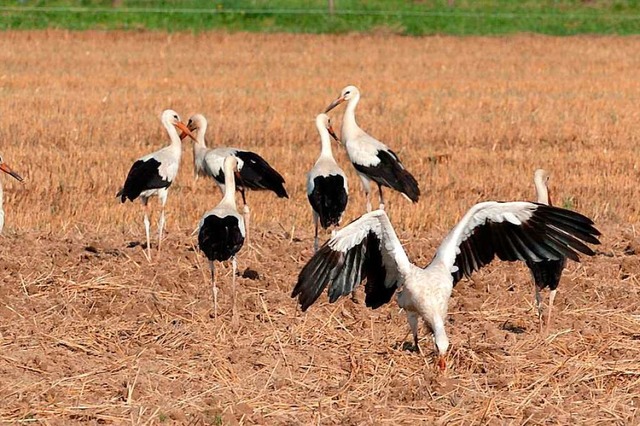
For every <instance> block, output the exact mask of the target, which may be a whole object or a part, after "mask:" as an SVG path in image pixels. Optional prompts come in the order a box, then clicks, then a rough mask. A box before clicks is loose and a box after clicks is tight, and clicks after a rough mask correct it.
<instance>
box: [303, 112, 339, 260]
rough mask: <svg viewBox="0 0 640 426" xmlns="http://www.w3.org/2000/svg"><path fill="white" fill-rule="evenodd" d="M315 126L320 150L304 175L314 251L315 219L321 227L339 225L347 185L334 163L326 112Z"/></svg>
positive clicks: (332, 132) (316, 223)
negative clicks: (318, 155)
mask: <svg viewBox="0 0 640 426" xmlns="http://www.w3.org/2000/svg"><path fill="white" fill-rule="evenodd" d="M316 127H317V128H318V132H319V133H320V141H321V143H322V150H321V151H320V157H318V160H317V161H316V163H315V164H314V165H313V168H311V170H310V171H309V173H308V174H307V198H308V199H309V203H310V204H311V208H312V210H313V223H314V225H315V228H316V233H315V239H314V242H313V250H314V251H318V222H319V223H320V225H321V226H322V228H324V229H328V228H329V227H330V226H332V225H339V224H340V219H341V218H342V214H343V213H344V210H345V209H346V208H347V201H348V193H349V187H348V186H347V176H346V175H345V173H344V171H343V170H342V169H341V168H340V166H338V163H336V160H335V159H334V158H333V152H332V151H331V139H330V135H332V136H333V138H334V139H336V140H337V138H336V135H335V133H334V131H333V127H331V121H330V120H329V116H328V115H327V114H319V115H318V116H317V117H316Z"/></svg>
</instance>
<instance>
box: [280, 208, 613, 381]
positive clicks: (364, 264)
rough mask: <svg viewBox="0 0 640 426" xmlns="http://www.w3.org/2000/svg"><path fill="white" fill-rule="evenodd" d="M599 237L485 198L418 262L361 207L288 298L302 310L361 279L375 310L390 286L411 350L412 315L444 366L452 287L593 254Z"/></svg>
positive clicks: (565, 215) (586, 228) (581, 223)
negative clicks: (489, 271) (508, 265)
mask: <svg viewBox="0 0 640 426" xmlns="http://www.w3.org/2000/svg"><path fill="white" fill-rule="evenodd" d="M597 235H600V232H598V230H597V229H595V228H594V227H593V222H592V221H591V219H589V218H587V217H585V216H583V215H581V214H579V213H576V212H573V211H570V210H565V209H561V208H557V207H551V206H545V205H542V204H537V203H530V202H506V203H503V202H496V201H488V202H483V203H479V204H476V205H475V206H473V207H472V208H471V209H470V210H469V211H468V212H467V213H466V214H465V215H464V217H463V218H462V220H460V222H459V223H458V224H457V225H456V226H455V227H454V228H453V229H452V230H451V231H450V232H449V234H448V235H447V236H446V237H445V239H444V240H443V241H442V243H441V244H440V247H439V248H438V250H437V251H436V254H435V256H434V258H433V260H432V261H431V263H430V264H429V265H427V266H426V267H425V268H424V269H422V268H419V267H418V266H416V265H414V264H413V263H411V262H410V261H409V258H408V257H407V255H406V253H405V251H404V249H403V248H402V244H400V241H399V240H398V237H397V236H396V233H395V231H394V229H393V226H392V225H391V223H390V222H389V218H388V217H387V215H386V214H385V212H384V211H383V210H376V211H373V212H370V213H366V214H364V215H363V216H361V217H360V218H359V219H357V220H356V221H354V222H352V223H351V224H349V225H347V226H346V227H344V228H343V229H341V230H340V231H338V232H337V233H336V234H335V236H334V237H333V238H331V239H330V240H329V241H328V242H327V243H326V244H325V245H324V246H323V247H322V248H321V249H320V250H319V251H318V252H317V253H316V254H315V255H314V256H313V257H312V258H311V260H309V262H308V263H307V264H306V265H305V266H304V268H303V269H302V271H301V272H300V274H299V276H298V282H297V284H296V286H295V288H294V289H293V293H292V295H291V296H292V297H296V296H297V297H298V302H299V303H300V305H301V307H302V310H303V311H305V310H306V309H307V308H309V306H311V305H312V304H313V303H314V302H315V301H316V300H317V298H318V297H319V296H320V294H321V293H322V291H323V290H324V289H325V288H326V287H328V288H329V290H328V294H329V302H331V303H332V302H335V301H336V300H337V299H338V298H339V297H340V296H343V295H346V294H349V293H351V292H352V291H353V289H354V288H355V287H356V286H357V285H358V284H359V283H360V282H361V281H362V280H364V279H365V278H366V280H367V283H366V285H365V294H366V297H365V303H366V305H367V306H369V307H371V308H374V309H375V308H378V307H380V306H382V305H383V304H385V303H387V302H389V300H390V299H391V297H392V295H393V293H394V292H396V290H397V291H398V296H397V301H398V305H399V306H400V307H401V308H403V309H404V310H405V311H406V312H407V320H408V322H409V326H410V327H411V331H412V333H413V341H414V344H415V347H416V349H418V319H419V318H422V319H423V321H424V322H425V324H426V325H427V326H428V327H429V328H430V329H431V331H432V332H433V335H434V340H435V345H436V351H437V354H438V363H437V364H438V366H439V367H440V369H444V368H446V362H445V355H446V352H447V348H448V347H449V339H448V337H447V334H446V332H445V319H446V315H447V305H448V301H449V297H450V296H451V291H452V289H453V286H454V285H455V284H456V283H457V282H458V281H459V280H460V279H461V278H462V276H463V275H466V276H468V275H470V274H471V273H473V272H474V271H476V270H478V269H480V268H481V267H483V266H484V265H487V264H488V263H490V262H491V261H492V260H493V258H494V257H495V256H496V255H497V256H498V258H500V259H501V260H508V261H514V260H524V261H528V260H532V261H534V260H535V261H540V260H544V259H546V260H557V259H560V258H561V257H563V256H566V257H569V258H571V259H573V260H575V261H579V258H578V253H579V252H580V253H584V254H587V255H593V254H594V252H593V251H592V250H591V249H590V248H589V247H588V246H587V245H586V244H585V242H587V243H591V244H598V243H599V241H598V239H597V238H596V237H595V236H597Z"/></svg>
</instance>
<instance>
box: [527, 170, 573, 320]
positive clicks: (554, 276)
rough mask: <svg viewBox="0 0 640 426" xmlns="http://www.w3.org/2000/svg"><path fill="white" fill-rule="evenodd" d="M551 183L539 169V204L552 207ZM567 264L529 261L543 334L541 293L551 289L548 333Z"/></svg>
mask: <svg viewBox="0 0 640 426" xmlns="http://www.w3.org/2000/svg"><path fill="white" fill-rule="evenodd" d="M548 182H549V173H548V172H547V171H546V170H542V169H538V170H536V171H535V173H534V175H533V183H534V185H535V187H536V195H537V197H538V203H540V204H545V205H549V206H551V205H552V204H551V198H550V197H549V190H548V188H547V183H548ZM566 264H567V258H566V257H564V256H563V257H561V258H559V259H554V260H539V261H535V260H531V261H530V260H527V266H528V267H529V270H531V276H532V278H533V283H534V287H535V299H536V306H537V308H538V323H539V331H540V332H542V296H541V295H540V291H542V290H544V289H545V288H546V287H549V307H548V309H549V312H547V331H548V330H549V327H550V326H551V310H552V308H553V300H554V299H555V297H556V292H557V288H558V284H559V283H560V278H561V277H562V270H563V269H564V267H565V265H566Z"/></svg>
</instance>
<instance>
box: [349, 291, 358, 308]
mask: <svg viewBox="0 0 640 426" xmlns="http://www.w3.org/2000/svg"><path fill="white" fill-rule="evenodd" d="M351 301H352V302H353V303H355V304H356V305H357V304H359V303H360V301H359V300H358V295H357V294H356V291H355V290H353V291H352V292H351Z"/></svg>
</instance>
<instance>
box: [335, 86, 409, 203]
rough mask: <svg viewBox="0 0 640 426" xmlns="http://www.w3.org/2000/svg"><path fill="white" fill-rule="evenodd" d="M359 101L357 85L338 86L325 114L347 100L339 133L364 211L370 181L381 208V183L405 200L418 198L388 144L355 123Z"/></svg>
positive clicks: (406, 174)
mask: <svg viewBox="0 0 640 426" xmlns="http://www.w3.org/2000/svg"><path fill="white" fill-rule="evenodd" d="M359 100H360V91H359V90H358V88H357V87H355V86H347V87H345V88H344V89H342V92H341V93H340V96H339V97H338V98H337V99H336V100H335V101H333V102H332V103H331V104H330V105H329V106H328V107H327V109H326V110H325V113H327V112H329V111H331V110H332V109H333V108H335V107H336V106H338V105H340V104H341V103H343V102H344V101H347V107H346V109H345V110H344V116H343V119H342V135H341V136H342V141H343V142H344V143H345V146H346V148H347V154H348V155H349V159H350V160H351V163H352V164H353V167H355V169H356V171H357V172H358V175H359V176H360V179H361V180H362V187H363V189H364V192H365V194H366V196H367V211H368V212H370V211H371V197H370V192H371V184H370V182H371V181H374V182H375V183H377V184H378V193H379V195H380V209H381V210H384V199H383V198H382V187H383V186H386V187H389V188H392V189H395V190H396V191H399V192H400V193H401V194H402V195H404V196H405V197H406V198H408V199H409V200H411V201H413V202H414V203H417V202H418V198H420V188H418V182H417V181H416V179H415V178H414V177H413V176H412V175H411V173H409V172H408V171H407V170H406V169H405V168H404V166H403V165H402V163H401V162H400V159H399V158H398V156H397V155H396V154H395V153H394V152H393V151H391V149H389V147H388V146H386V145H385V144H383V143H382V142H380V141H379V140H377V139H375V138H373V137H371V136H369V134H367V133H366V132H365V131H364V130H362V129H361V128H360V127H359V126H358V123H356V106H357V105H358V101H359Z"/></svg>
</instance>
